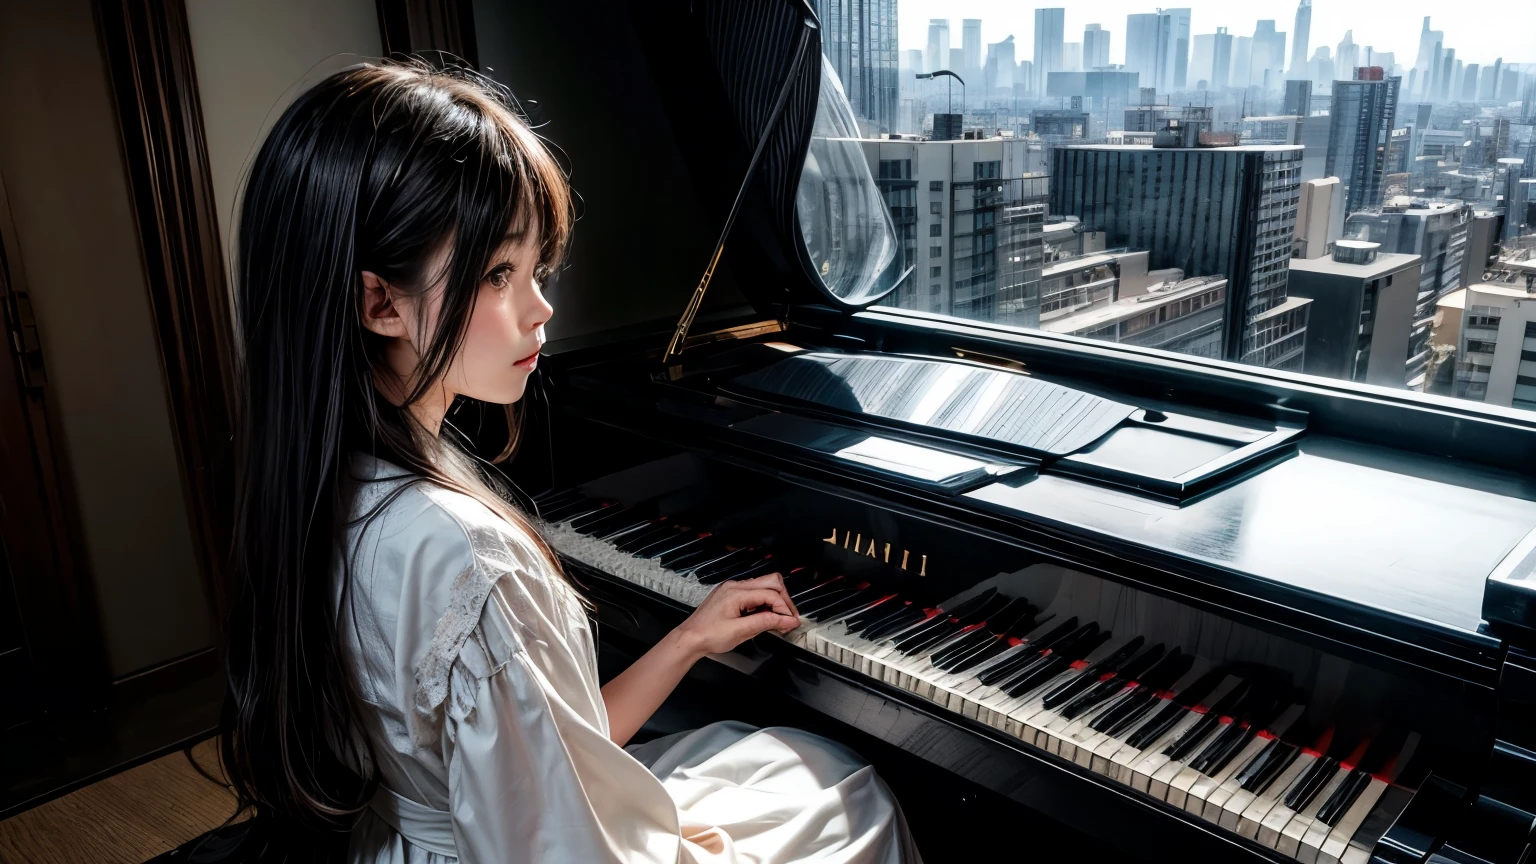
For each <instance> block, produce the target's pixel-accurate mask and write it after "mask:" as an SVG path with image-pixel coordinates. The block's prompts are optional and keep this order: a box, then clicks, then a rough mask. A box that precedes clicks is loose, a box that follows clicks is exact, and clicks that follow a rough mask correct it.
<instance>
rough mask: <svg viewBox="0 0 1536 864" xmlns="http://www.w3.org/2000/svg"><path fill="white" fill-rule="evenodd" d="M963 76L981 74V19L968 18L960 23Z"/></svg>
mask: <svg viewBox="0 0 1536 864" xmlns="http://www.w3.org/2000/svg"><path fill="white" fill-rule="evenodd" d="M960 51H961V52H962V59H961V61H960V66H961V68H962V69H964V70H965V71H964V72H961V73H960V74H961V75H976V74H980V72H981V19H980V18H966V19H964V20H962V21H961V22H960Z"/></svg>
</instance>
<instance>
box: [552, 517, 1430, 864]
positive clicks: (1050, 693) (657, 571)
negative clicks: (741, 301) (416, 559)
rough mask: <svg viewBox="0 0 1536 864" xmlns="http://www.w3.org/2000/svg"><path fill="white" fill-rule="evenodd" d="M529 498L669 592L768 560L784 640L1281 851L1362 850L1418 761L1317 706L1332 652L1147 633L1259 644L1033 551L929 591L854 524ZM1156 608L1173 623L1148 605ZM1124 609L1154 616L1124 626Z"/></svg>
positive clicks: (629, 576) (607, 566)
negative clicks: (810, 524) (798, 532)
mask: <svg viewBox="0 0 1536 864" xmlns="http://www.w3.org/2000/svg"><path fill="white" fill-rule="evenodd" d="M663 497H665V496H663ZM537 505H538V511H539V515H540V517H541V519H542V521H543V525H544V531H545V535H546V537H547V538H548V539H549V541H550V543H551V544H552V545H553V546H554V548H555V549H556V550H558V551H559V552H560V553H561V554H562V555H564V556H567V557H568V559H570V560H573V561H577V562H581V563H583V564H585V565H587V566H589V567H591V568H594V569H596V570H600V571H601V572H604V573H608V574H612V575H614V576H617V577H619V578H621V579H624V580H626V581H628V582H630V583H632V584H634V585H637V586H640V587H642V588H644V589H646V590H648V591H652V592H655V593H657V594H660V595H662V596H665V597H667V598H670V599H672V600H674V601H677V602H679V603H681V604H683V605H696V604H697V603H698V602H699V601H700V600H701V599H702V598H703V597H704V596H705V595H706V594H707V593H708V592H709V590H711V589H712V588H713V587H714V586H715V585H718V584H720V583H721V582H724V581H727V580H732V579H746V578H753V577H755V576H759V575H763V574H765V573H770V572H776V573H779V574H781V575H782V577H783V578H784V582H785V587H786V589H787V590H788V592H789V593H790V596H791V599H792V600H793V601H794V603H795V605H796V607H797V609H798V611H799V612H800V615H801V626H800V627H798V628H797V629H795V630H794V631H791V632H790V633H788V634H784V635H783V636H782V637H776V638H782V640H783V641H784V642H786V643H788V645H789V646H792V647H791V648H789V649H788V650H802V651H806V652H810V653H813V654H816V655H820V656H822V657H825V658H827V659H829V660H831V661H834V662H836V663H838V664H840V665H841V666H844V667H846V668H847V669H849V670H851V671H854V672H857V673H859V674H861V675H864V676H868V677H869V678H871V679H874V680H877V681H879V682H882V683H884V684H887V685H891V686H894V687H897V688H900V689H901V690H903V691H906V692H908V693H910V694H913V695H915V696H918V697H921V698H922V699H926V700H928V701H930V702H932V703H934V704H936V705H937V706H939V707H940V708H942V709H943V710H945V711H948V712H952V713H953V714H955V715H958V716H960V717H963V718H967V719H969V720H972V721H975V722H977V723H979V724H984V725H986V726H989V727H991V728H992V729H994V730H996V731H997V732H999V733H1001V734H1003V735H1006V736H1009V737H1011V738H1013V739H1015V740H1017V741H1019V742H1020V743H1021V744H1022V745H1025V746H1028V747H1031V748H1035V749H1037V750H1039V751H1041V752H1043V753H1046V754H1050V755H1051V756H1052V757H1054V758H1057V759H1060V760H1062V761H1064V762H1068V763H1071V764H1072V765H1074V766H1076V769H1078V770H1084V771H1087V772H1090V773H1092V774H1095V775H1098V776H1100V777H1101V778H1103V779H1104V780H1105V781H1108V782H1113V783H1117V784H1120V785H1123V786H1126V787H1129V788H1130V789H1133V790H1135V791H1136V792H1137V793H1139V794H1141V795H1143V796H1145V798H1146V799H1148V800H1150V801H1155V802H1161V804H1162V805H1165V806H1168V807H1171V808H1174V809H1177V810H1180V811H1182V812H1184V813H1186V814H1188V816H1189V817H1190V818H1196V819H1200V820H1202V821H1203V822H1205V823H1208V824H1209V825H1211V826H1213V827H1214V828H1216V829H1219V830H1222V831H1225V832H1230V833H1231V834H1232V835H1234V836H1235V837H1237V838H1241V839H1242V840H1244V841H1250V842H1254V843H1257V844H1259V845H1262V846H1264V847H1267V848H1269V849H1271V850H1273V851H1275V852H1278V853H1280V854H1282V855H1285V856H1286V857H1289V858H1293V859H1295V860H1299V861H1306V862H1329V864H1339V862H1344V861H1368V860H1369V855H1370V851H1371V849H1372V848H1373V847H1374V846H1375V845H1376V842H1377V841H1378V840H1379V839H1380V837H1381V836H1382V835H1383V834H1384V833H1385V832H1386V831H1387V829H1388V828H1390V826H1392V825H1393V823H1394V822H1395V821H1396V818H1397V816H1398V815H1399V814H1401V813H1402V812H1403V810H1404V809H1405V808H1406V807H1407V805H1408V804H1409V802H1411V800H1412V797H1413V790H1414V787H1415V785H1416V784H1417V783H1419V782H1420V781H1422V780H1423V779H1424V777H1425V776H1426V775H1427V774H1428V771H1429V767H1428V765H1427V762H1426V760H1425V759H1422V758H1417V759H1416V758H1415V757H1416V754H1418V753H1419V752H1420V746H1419V745H1420V742H1421V736H1420V735H1419V734H1418V733H1417V732H1416V731H1413V730H1409V729H1406V728H1385V727H1384V726H1382V724H1384V723H1385V722H1386V721H1387V720H1388V719H1389V718H1381V717H1371V716H1355V715H1350V714H1348V713H1347V712H1348V710H1349V709H1348V707H1347V706H1341V705H1338V704H1334V705H1326V704H1319V703H1317V702H1315V701H1314V700H1313V696H1314V694H1311V693H1308V692H1306V690H1305V689H1304V688H1303V687H1301V686H1300V685H1299V684H1298V683H1297V680H1296V679H1297V677H1298V676H1297V675H1296V674H1295V672H1296V671H1297V668H1304V666H1305V664H1303V663H1298V662H1297V658H1298V657H1305V658H1307V659H1308V660H1309V661H1310V662H1311V663H1313V664H1315V665H1328V664H1330V663H1336V662H1337V661H1335V660H1333V658H1327V657H1323V656H1319V655H1317V654H1316V653H1315V652H1311V653H1309V652H1305V651H1299V649H1292V650H1286V649H1277V648H1276V647H1275V646H1274V645H1272V644H1271V645H1267V646H1266V647H1265V649H1264V653H1265V654H1267V655H1268V656H1270V657H1271V658H1275V659H1281V658H1285V659H1286V660H1288V661H1289V662H1288V663H1284V664H1283V665H1265V664H1263V663H1259V662H1256V661H1255V660H1254V659H1253V658H1252V657H1251V656H1248V654H1247V653H1246V652H1244V651H1241V650H1240V651H1237V652H1236V654H1235V656H1220V655H1217V654H1213V653H1212V651H1211V650H1210V649H1211V645H1212V644H1216V643H1214V642H1213V641H1212V640H1206V641H1203V642H1202V641H1200V640H1198V639H1196V640H1192V641H1190V642H1188V643H1180V642H1178V641H1173V640H1172V639H1165V638H1162V637H1161V636H1160V635H1158V633H1159V632H1165V633H1170V634H1171V633H1173V632H1180V631H1181V629H1182V632H1185V633H1199V632H1200V631H1201V630H1202V629H1214V628H1215V627H1221V628H1222V632H1223V633H1224V638H1223V640H1222V641H1223V642H1225V643H1226V644H1229V645H1230V644H1238V645H1240V644H1243V643H1245V642H1246V643H1248V644H1250V645H1253V644H1259V643H1258V642H1257V641H1256V640H1255V639H1254V638H1253V635H1252V634H1249V633H1246V632H1244V631H1243V630H1242V628H1236V627H1232V626H1227V625H1219V624H1217V623H1215V622H1213V621H1211V620H1210V619H1209V618H1208V617H1207V616H1203V615H1192V614H1190V613H1189V612H1188V610H1182V611H1181V610H1178V608H1177V605H1176V604H1168V603H1164V602H1157V601H1155V600H1153V599H1152V598H1149V597H1147V596H1145V595H1143V594H1141V592H1137V591H1134V590H1129V589H1124V588H1121V587H1120V586H1117V585H1113V584H1112V583H1107V582H1104V581H1103V580H1098V579H1095V578H1094V577H1091V576H1088V575H1087V574H1082V573H1075V572H1073V571H1069V570H1065V569H1064V568H1059V567H1054V566H1051V565H1044V564H1034V565H1030V566H1026V567H1025V568H1023V570H1021V571H1018V572H1014V573H999V574H998V575H996V576H993V577H990V578H985V579H979V580H976V581H975V584H973V585H971V586H970V587H968V588H967V589H966V590H963V591H959V592H957V593H955V594H953V595H951V596H948V597H944V598H942V599H940V600H937V601H935V600H934V595H933V593H932V585H931V584H930V583H927V582H926V581H925V577H920V576H914V575H913V574H912V572H911V571H910V570H902V569H900V566H899V563H900V562H899V557H898V562H897V565H896V566H892V565H891V564H890V563H888V560H887V558H886V556H885V555H884V554H883V553H884V548H883V546H882V544H881V543H880V542H878V541H877V540H876V539H875V538H873V537H869V538H866V537H865V535H864V534H863V533H862V532H859V533H857V534H856V536H855V537H854V538H851V539H850V538H847V537H839V536H838V535H837V534H836V533H835V532H834V533H833V534H832V535H831V536H821V535H820V534H819V533H816V536H814V537H810V536H809V535H807V537H801V538H791V537H789V536H787V535H786V534H785V533H783V532H780V533H779V534H778V535H777V536H750V535H748V534H746V533H744V530H743V529H744V526H742V525H740V524H737V525H731V526H729V527H726V528H725V529H724V530H721V529H722V524H723V523H728V521H729V520H726V519H722V518H720V517H719V516H710V515H708V514H710V513H711V510H710V508H708V507H707V506H702V507H701V506H695V505H683V506H677V508H676V512H669V507H668V506H666V505H664V504H663V503H662V501H661V500H660V499H648V500H642V501H631V502H629V503H624V502H621V501H620V500H619V499H618V498H617V497H613V496H599V495H588V494H585V493H583V492H581V491H579V490H568V491H565V492H562V493H555V494H550V495H547V496H545V497H544V498H542V499H540V500H539V501H538V502H537ZM674 506H675V505H674ZM860 550H874V551H875V553H876V554H875V555H873V556H871V555H870V554H869V553H868V552H861V551H860ZM907 557H908V559H909V560H908V563H909V564H910V563H911V562H910V556H907ZM855 565H857V566H855ZM1048 586H1054V589H1055V590H1054V591H1053V592H1050V591H1047V592H1042V593H1036V589H1040V588H1046V587H1048ZM1103 610H1111V615H1110V616H1108V617H1100V616H1101V614H1102V612H1103ZM1126 610H1135V611H1134V612H1132V613H1131V614H1126ZM1153 610H1156V611H1153ZM1170 611H1171V612H1172V614H1173V617H1174V618H1175V619H1178V620H1176V621H1175V622H1174V623H1173V624H1172V625H1171V626H1170V624H1169V622H1167V621H1163V622H1158V621H1156V620H1155V619H1156V617H1157V616H1158V615H1162V616H1167V615H1169V614H1170ZM1117 612H1118V614H1116V613H1117ZM1137 620H1139V621H1142V622H1144V623H1146V624H1150V625H1152V626H1150V627H1149V628H1148V629H1150V630H1153V631H1158V632H1153V633H1141V632H1130V631H1127V630H1126V629H1125V624H1126V621H1137ZM1181 624H1182V628H1181V626H1180V625H1181ZM1287 666H1291V667H1296V668H1286V667H1287ZM1341 711H1342V712H1346V713H1342V714H1341V713H1338V712H1341Z"/></svg>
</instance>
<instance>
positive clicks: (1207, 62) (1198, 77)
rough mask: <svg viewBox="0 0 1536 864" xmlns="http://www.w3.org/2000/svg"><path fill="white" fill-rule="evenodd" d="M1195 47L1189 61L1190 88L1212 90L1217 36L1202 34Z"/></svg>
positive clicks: (1195, 42)
mask: <svg viewBox="0 0 1536 864" xmlns="http://www.w3.org/2000/svg"><path fill="white" fill-rule="evenodd" d="M1194 46H1195V49H1194V53H1193V55H1192V56H1191V57H1190V59H1189V86H1190V87H1193V88H1195V89H1200V90H1203V89H1207V88H1210V87H1211V78H1212V77H1213V73H1214V72H1215V69H1216V58H1215V54H1216V35H1215V34H1214V33H1201V34H1200V35H1199V36H1196V37H1195V39H1194Z"/></svg>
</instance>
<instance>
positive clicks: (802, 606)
mask: <svg viewBox="0 0 1536 864" xmlns="http://www.w3.org/2000/svg"><path fill="white" fill-rule="evenodd" d="M857 590H858V587H857V586H856V585H855V584H854V583H853V582H850V581H849V580H847V579H837V580H835V581H833V582H829V583H827V584H826V585H824V586H822V587H821V588H819V589H817V590H815V591H807V592H806V593H805V596H804V597H803V598H801V599H796V598H793V597H791V598H790V599H791V600H793V601H794V604H795V608H796V609H798V610H800V615H801V616H802V617H805V618H812V617H814V616H815V615H816V611H817V610H818V609H822V608H825V607H826V606H827V604H829V603H835V602H837V601H838V600H841V599H843V598H844V597H847V596H849V595H850V594H851V593H853V592H854V591H857Z"/></svg>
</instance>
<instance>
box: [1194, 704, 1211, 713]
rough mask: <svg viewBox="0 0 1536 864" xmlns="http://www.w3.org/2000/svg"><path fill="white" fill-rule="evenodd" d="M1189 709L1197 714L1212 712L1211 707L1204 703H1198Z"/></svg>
mask: <svg viewBox="0 0 1536 864" xmlns="http://www.w3.org/2000/svg"><path fill="white" fill-rule="evenodd" d="M1189 710H1191V711H1193V712H1195V713H1196V714H1209V713H1211V709H1210V708H1208V707H1206V706H1204V705H1196V706H1195V707H1193V708H1191V709H1189Z"/></svg>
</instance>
